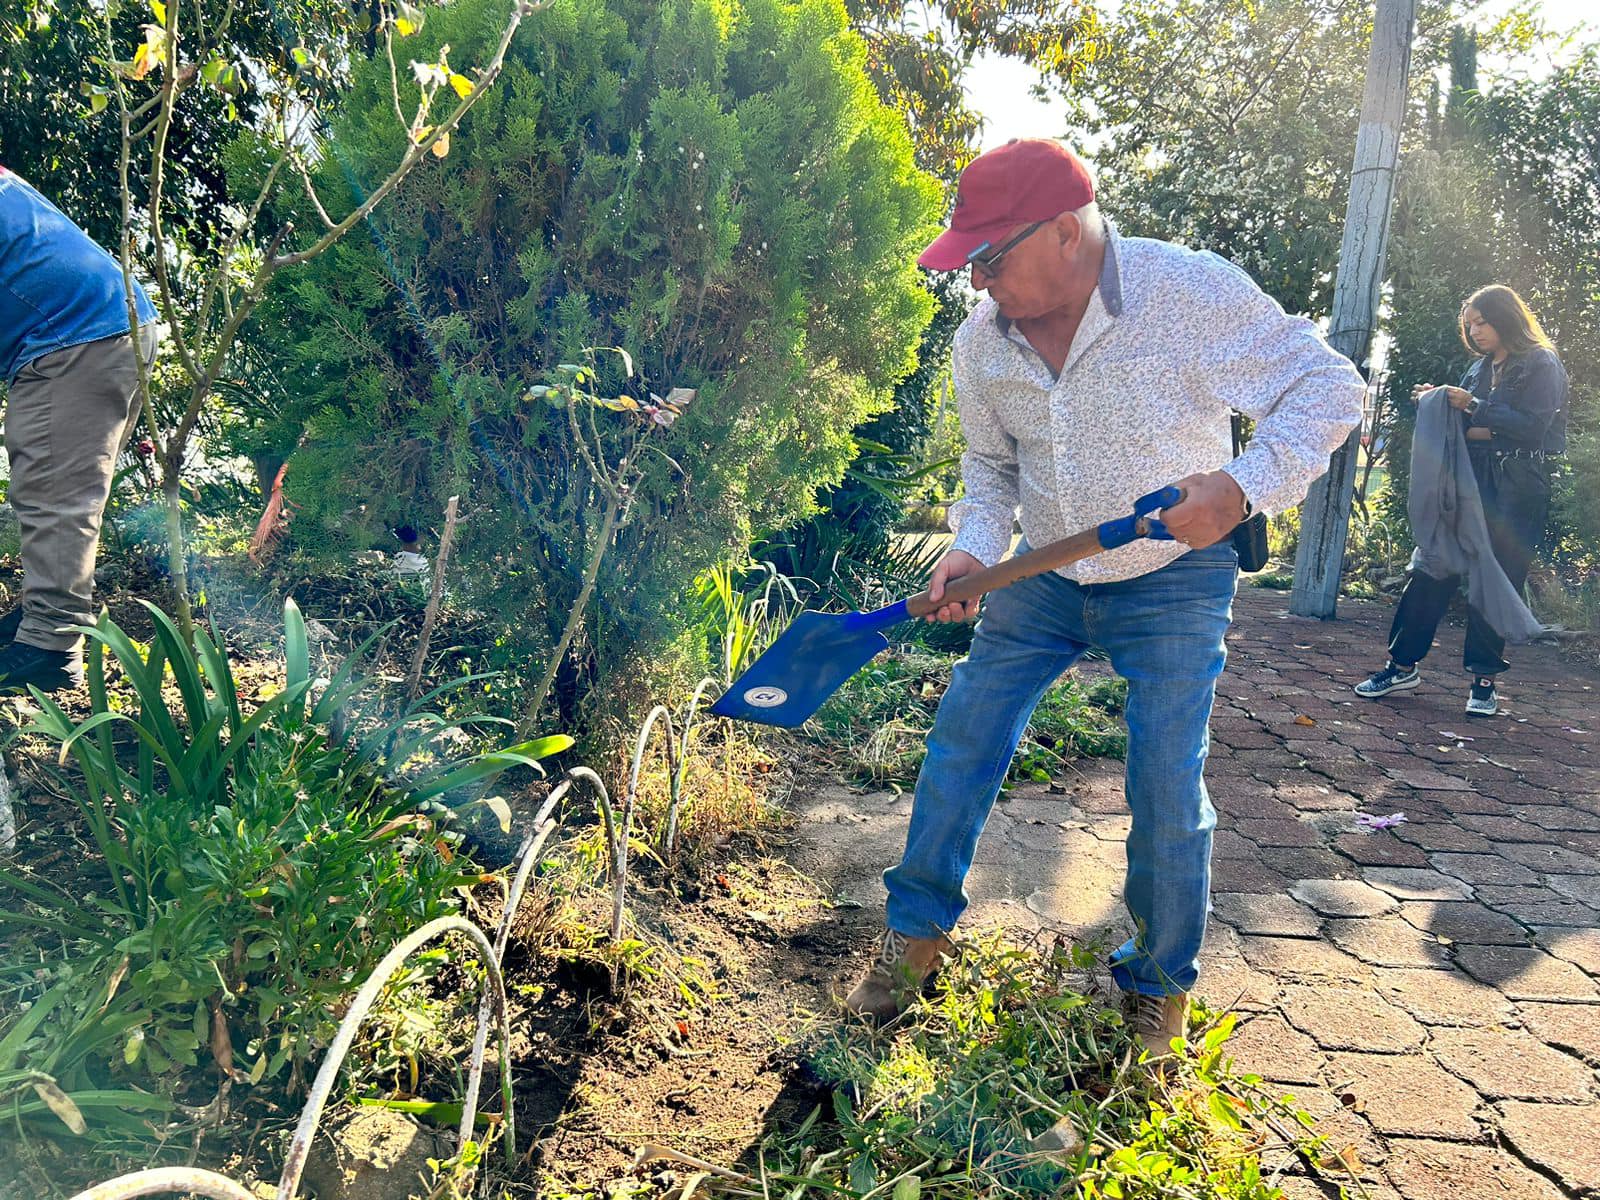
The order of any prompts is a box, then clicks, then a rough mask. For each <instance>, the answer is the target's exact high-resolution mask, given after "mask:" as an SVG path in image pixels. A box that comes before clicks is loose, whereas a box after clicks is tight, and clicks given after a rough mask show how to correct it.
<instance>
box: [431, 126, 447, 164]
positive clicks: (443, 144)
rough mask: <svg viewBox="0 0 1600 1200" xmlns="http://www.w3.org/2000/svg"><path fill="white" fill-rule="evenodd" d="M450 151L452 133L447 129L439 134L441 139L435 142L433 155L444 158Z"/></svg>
mask: <svg viewBox="0 0 1600 1200" xmlns="http://www.w3.org/2000/svg"><path fill="white" fill-rule="evenodd" d="M449 153H450V133H449V131H448V130H446V131H445V132H444V133H441V134H440V135H439V140H438V141H437V142H435V143H434V144H433V156H434V157H435V158H443V157H444V156H445V155H447V154H449Z"/></svg>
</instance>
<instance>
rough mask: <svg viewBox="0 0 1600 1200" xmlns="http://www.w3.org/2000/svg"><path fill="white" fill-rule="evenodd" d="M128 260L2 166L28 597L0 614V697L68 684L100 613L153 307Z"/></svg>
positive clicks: (9, 367) (4, 330) (13, 413)
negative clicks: (135, 322) (131, 276)
mask: <svg viewBox="0 0 1600 1200" xmlns="http://www.w3.org/2000/svg"><path fill="white" fill-rule="evenodd" d="M134 290H135V303H136V311H137V313H138V317H139V328H138V330H137V332H136V333H135V332H134V331H132V330H131V329H130V325H129V321H128V303H127V294H126V291H125V290H124V287H123V278H122V267H121V265H120V264H119V263H118V262H117V261H116V260H115V259H114V258H112V257H111V255H109V254H107V253H106V252H105V250H103V249H101V248H100V247H99V246H98V245H96V244H95V242H94V241H93V239H91V238H90V237H89V235H88V234H86V233H84V231H83V230H81V229H79V228H78V226H76V225H75V224H73V223H72V221H70V220H68V219H67V217H66V216H65V215H63V213H62V212H61V210H60V209H58V208H56V206H55V205H53V204H51V203H50V201H48V200H46V199H45V198H44V197H43V196H42V195H40V193H39V192H38V190H37V189H35V188H34V187H33V186H32V185H31V184H29V183H28V182H27V181H26V180H25V179H23V178H22V177H21V176H19V175H16V174H14V173H12V172H10V171H7V170H6V169H5V168H4V167H0V372H3V378H4V380H5V383H6V385H7V389H8V391H7V396H6V410H5V446H6V453H7V455H8V456H9V458H10V460H11V480H10V486H9V491H8V498H9V499H10V501H11V507H12V508H13V509H14V510H15V511H16V514H17V524H18V526H19V528H20V531H21V534H22V569H23V583H22V605H21V607H20V608H19V609H17V610H16V611H15V612H13V613H11V614H9V615H8V616H6V617H5V618H3V619H0V694H8V693H17V692H22V691H25V690H26V689H27V688H28V687H30V686H32V687H37V688H40V689H41V690H44V691H55V690H56V689H58V688H63V687H74V686H77V685H78V684H79V683H81V682H82V680H83V637H82V635H80V634H78V633H76V632H74V629H73V627H74V626H77V625H88V624H92V623H93V621H94V608H93V591H94V558H95V550H96V548H97V546H98V544H99V540H100V521H101V517H102V516H103V514H104V512H105V507H106V500H107V499H108V498H109V496H110V494H111V481H112V475H113V472H114V470H115V466H116V460H117V456H118V454H120V453H121V452H122V450H123V448H124V447H125V446H126V445H127V441H128V437H129V435H130V434H131V433H132V432H133V423H134V420H135V419H136V418H137V416H138V411H139V375H138V370H139V368H138V363H137V361H136V360H135V358H134V355H135V354H136V353H137V354H139V355H142V356H143V358H144V361H145V362H146V363H150V362H152V361H153V360H154V356H155V345H156V328H155V319H156V314H155V309H154V307H153V306H152V305H151V303H150V298H149V297H148V296H147V295H146V294H145V292H144V289H143V288H141V287H139V286H138V284H137V283H135V285H134Z"/></svg>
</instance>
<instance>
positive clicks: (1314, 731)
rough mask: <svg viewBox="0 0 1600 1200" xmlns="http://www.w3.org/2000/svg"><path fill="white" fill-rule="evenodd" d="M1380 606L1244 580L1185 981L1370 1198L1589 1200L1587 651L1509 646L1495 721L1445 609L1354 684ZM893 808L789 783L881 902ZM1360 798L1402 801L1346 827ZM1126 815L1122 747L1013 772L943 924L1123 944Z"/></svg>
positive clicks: (850, 882)
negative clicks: (1468, 692)
mask: <svg viewBox="0 0 1600 1200" xmlns="http://www.w3.org/2000/svg"><path fill="white" fill-rule="evenodd" d="M1390 612H1391V610H1390V609H1389V608H1388V607H1387V606H1386V605H1381V604H1363V603H1353V602H1349V601H1346V602H1344V603H1342V604H1341V606H1340V619H1339V620H1338V621H1337V622H1334V623H1322V622H1318V621H1311V620H1304V619H1300V618H1296V617H1292V616H1290V615H1289V614H1288V598H1287V596H1286V595H1285V594H1283V593H1277V592H1270V591H1264V590H1261V589H1257V588H1251V587H1245V588H1242V589H1241V591H1240V596H1239V603H1238V606H1237V613H1236V615H1237V620H1236V622H1235V626H1234V631H1233V633H1232V635H1231V636H1230V639H1229V644H1230V653H1231V658H1230V662H1229V668H1228V672H1227V674H1226V675H1225V676H1224V679H1223V682H1222V685H1221V688H1220V692H1219V699H1218V704H1217V709H1216V715H1215V717H1214V719H1213V721H1212V737H1213V750H1212V758H1211V767H1210V770H1209V773H1208V779H1209V781H1210V787H1211V792H1212V798H1213V802H1214V803H1215V805H1216V807H1217V810H1218V814H1219V817H1218V831H1217V835H1216V846H1215V863H1214V868H1215V869H1214V881H1213V906H1214V909H1215V912H1214V918H1213V921H1212V924H1211V930H1210V933H1209V935H1208V939H1207V946H1206V950H1205V954H1204V964H1205V971H1204V974H1203V975H1202V979H1201V984H1200V987H1199V989H1198V991H1199V992H1200V993H1201V994H1202V995H1204V996H1205V997H1207V998H1208V999H1209V1000H1210V1001H1211V1002H1213V1003H1214V1004H1217V1005H1221V1006H1232V1007H1233V1008H1235V1009H1237V1010H1238V1011H1239V1012H1240V1014H1241V1021H1240V1027H1239V1031H1238V1033H1237V1034H1236V1035H1235V1038H1234V1040H1233V1043H1232V1045H1233V1048H1234V1052H1235V1055H1236V1058H1237V1059H1238V1061H1239V1063H1240V1064H1241V1066H1243V1067H1244V1068H1246V1069H1249V1070H1252V1071H1255V1072H1256V1073H1258V1074H1260V1075H1261V1076H1263V1077H1264V1078H1265V1079H1267V1080H1271V1081H1273V1082H1274V1083H1277V1084H1281V1085H1282V1089H1283V1090H1284V1091H1285V1092H1288V1093H1292V1094H1294V1095H1295V1096H1296V1097H1297V1098H1298V1100H1299V1101H1300V1103H1301V1104H1302V1105H1303V1106H1304V1107H1305V1108H1306V1109H1308V1110H1309V1111H1310V1112H1311V1113H1312V1114H1313V1115H1314V1116H1316V1117H1318V1118H1319V1119H1320V1122H1321V1124H1320V1126H1319V1128H1320V1129H1321V1131H1322V1132H1323V1133H1325V1134H1327V1135H1328V1137H1329V1143H1330V1145H1329V1148H1330V1150H1332V1151H1339V1150H1343V1149H1344V1148H1346V1147H1354V1148H1355V1152H1356V1154H1357V1155H1358V1156H1359V1161H1360V1163H1361V1164H1362V1169H1361V1172H1360V1173H1361V1176H1362V1178H1363V1181H1364V1183H1365V1185H1366V1188H1367V1194H1369V1195H1371V1196H1373V1197H1375V1198H1378V1200H1384V1198H1394V1197H1399V1198H1402V1200H1445V1198H1448V1200H1490V1198H1495V1200H1554V1198H1557V1197H1561V1196H1590V1197H1600V1077H1597V1072H1596V1066H1597V1065H1600V986H1597V984H1596V979H1597V978H1600V673H1597V672H1594V671H1590V670H1584V669H1580V668H1577V667H1575V666H1573V665H1572V664H1570V663H1568V662H1565V661H1564V660H1563V659H1562V658H1561V656H1560V653H1559V651H1558V650H1557V649H1556V648H1554V647H1547V646H1538V647H1525V648H1521V649H1518V650H1517V651H1515V657H1516V659H1517V666H1516V669H1515V670H1514V672H1513V673H1511V674H1509V675H1507V677H1506V686H1505V688H1504V689H1503V695H1502V714H1501V716H1500V717H1498V718H1496V719H1494V720H1490V721H1482V720H1472V719H1469V718H1467V717H1466V716H1465V715H1464V714H1463V712H1462V705H1463V703H1464V701H1465V680H1464V677H1463V676H1462V674H1461V673H1460V669H1459V661H1460V646H1461V632H1460V630H1459V629H1454V630H1452V629H1448V628H1447V629H1445V630H1443V631H1442V635H1441V638H1440V645H1439V647H1438V648H1437V649H1436V650H1435V652H1434V656H1433V658H1432V659H1431V660H1430V662H1429V663H1427V664H1424V668H1423V671H1424V683H1423V686H1422V688H1421V689H1419V690H1418V691H1415V692H1410V693H1405V694H1402V695H1399V696H1396V697H1391V698H1390V699H1389V700H1386V701H1378V702H1370V701H1362V700H1358V699H1357V698H1356V697H1355V696H1354V695H1352V694H1351V692H1350V685H1351V684H1353V683H1355V682H1356V681H1357V680H1358V679H1360V678H1361V677H1362V676H1363V675H1364V674H1365V672H1366V671H1367V670H1368V669H1370V668H1371V667H1372V666H1373V665H1375V664H1377V663H1378V662H1380V661H1381V655H1382V648H1383V645H1384V642H1385V637H1386V634H1387V629H1388V622H1389V617H1390ZM1089 669H1090V670H1094V669H1097V668H1094V667H1092V666H1091V667H1090V668H1089ZM909 811H910V797H909V796H908V795H907V796H899V797H896V796H889V795H871V796H860V795H855V794H853V793H850V792H848V791H846V790H844V789H839V790H836V791H832V792H827V793H822V794H818V795H815V796H813V797H811V798H810V799H809V801H808V802H807V803H806V804H804V805H802V815H803V817H805V818H806V821H805V829H806V832H807V836H808V838H809V840H810V842H811V846H812V849H813V851H814V853H815V855H816V860H817V863H818V866H819V869H820V871H821V873H822V874H823V875H824V877H826V878H829V879H831V881H832V883H833V886H834V887H835V889H836V890H837V891H838V893H839V894H840V895H841V896H843V897H846V898H848V899H852V900H855V901H857V902H859V903H861V904H863V905H866V906H869V907H872V908H877V907H880V906H881V904H882V899H883V889H882V885H881V883H880V882H879V881H878V878H877V876H878V873H879V872H880V871H881V870H882V868H883V867H884V866H885V865H886V864H888V863H890V862H892V861H894V860H895V859H896V858H897V857H898V854H899V851H900V848H901V846H902V844H903V839H904V833H905V820H906V817H907V815H908V813H909ZM1358 812H1365V813H1370V814H1373V815H1379V816H1386V815H1389V814H1391V813H1404V814H1405V817H1406V820H1405V822H1404V823H1403V824H1400V825H1398V826H1396V827H1395V828H1393V829H1392V830H1382V831H1378V832H1373V833H1365V832H1360V831H1358V830H1357V828H1356V822H1355V814H1356V813H1358ZM1127 825H1128V818H1127V815H1126V811H1125V808H1124V802H1123V797H1122V765H1121V764H1120V763H1116V762H1104V761H1089V762H1080V763H1077V764H1075V769H1074V771H1073V773H1072V774H1070V775H1068V776H1064V777H1063V778H1061V779H1060V780H1058V781H1057V783H1056V784H1054V785H1052V786H1051V787H1050V788H1045V787H1043V786H1038V785H1030V786H1026V787H1021V788H1018V789H1016V790H1015V791H1013V792H1011V793H1010V794H1008V796H1007V797H1006V798H1005V799H1003V800H1002V801H1001V802H1000V804H998V805H997V806H996V809H995V815H994V817H993V819H992V820H991V823H990V825H989V827H988V829H987V830H986V831H985V834H984V839H983V842H982V844H981V845H980V847H979V852H978V860H977V864H976V865H975V867H974V870H973V874H972V877H971V880H970V886H969V890H970V892H971V893H972V895H973V897H974V904H973V907H972V909H971V911H970V912H969V915H968V918H967V920H966V921H965V922H964V923H963V924H964V927H965V928H969V929H971V928H977V927H981V926H984V925H992V924H994V923H1002V924H1005V925H1007V926H1009V927H1011V928H1013V929H1019V930H1024V931H1027V930H1037V929H1041V928H1043V929H1063V930H1067V931H1070V932H1071V933H1072V934H1073V935H1074V936H1077V937H1080V938H1083V937H1087V936H1091V935H1094V934H1097V933H1103V934H1104V935H1105V936H1106V938H1107V940H1112V939H1115V940H1120V938H1121V937H1122V936H1124V934H1123V930H1124V929H1125V917H1124V915H1123V912H1122V908H1121V900H1120V895H1119V893H1120V887H1121V878H1122V868H1123V864H1124V858H1123V850H1122V839H1123V837H1124V836H1125V835H1126V832H1127ZM1290 1170H1291V1171H1297V1170H1298V1168H1297V1167H1296V1166H1295V1165H1294V1164H1291V1166H1290ZM1284 1185H1285V1188H1286V1191H1287V1192H1288V1194H1289V1196H1290V1197H1291V1198H1292V1200H1301V1198H1310V1197H1322V1196H1327V1195H1334V1194H1336V1192H1330V1191H1324V1190H1323V1188H1322V1187H1321V1186H1320V1185H1318V1184H1317V1183H1315V1182H1314V1181H1312V1180H1310V1179H1307V1178H1304V1177H1301V1176H1299V1175H1297V1174H1291V1175H1287V1176H1286V1177H1285V1179H1284Z"/></svg>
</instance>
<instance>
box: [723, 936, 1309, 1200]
mask: <svg viewBox="0 0 1600 1200" xmlns="http://www.w3.org/2000/svg"><path fill="white" fill-rule="evenodd" d="M1094 957H1095V956H1094V954H1093V953H1091V952H1090V951H1088V950H1086V949H1083V948H1079V947H1071V946H1064V945H1061V944H1057V945H1055V946H1051V947H1045V948H1042V949H1037V950H1035V949H1025V948H1020V947H1017V946H1013V945H1008V944H1006V943H1004V942H1003V941H1002V940H1000V939H999V938H998V937H994V938H990V939H985V940H980V941H977V942H973V943H969V944H966V945H964V946H963V947H962V951H961V955H960V957H959V959H958V960H957V962H956V963H955V964H954V965H953V966H952V967H951V968H949V969H947V970H946V971H944V972H943V973H942V975H941V977H940V983H939V989H938V992H937V994H936V995H935V996H933V997H932V998H930V999H926V1000H922V1001H919V1003H918V1004H917V1005H915V1006H914V1007H913V1008H912V1009H911V1010H910V1011H909V1012H908V1013H907V1014H906V1015H905V1016H903V1017H902V1018H901V1019H900V1021H898V1022H896V1025H895V1027H894V1031H893V1033H892V1034H891V1035H889V1036H880V1035H875V1034H873V1033H871V1032H869V1031H867V1030H865V1029H863V1028H862V1027H861V1026H858V1025H857V1026H851V1025H844V1026H841V1025H838V1024H832V1025H831V1026H830V1027H829V1028H828V1029H827V1030H826V1031H824V1032H822V1033H820V1034H819V1035H818V1036H817V1038H816V1040H815V1042H814V1043H813V1045H812V1046H811V1048H810V1059H811V1063H812V1065H813V1068H814V1069H815V1071H816V1073H817V1074H818V1075H819V1076H820V1077H821V1078H822V1080H823V1081H824V1082H825V1083H827V1084H828V1085H829V1086H830V1087H831V1088H832V1089H833V1094H832V1109H833V1112H832V1116H833V1120H832V1121H828V1122H824V1121H822V1120H820V1119H819V1118H820V1116H821V1111H820V1110H818V1111H817V1112H815V1113H813V1114H812V1117H811V1118H810V1119H809V1120H807V1121H806V1122H805V1123H804V1124H803V1125H802V1126H801V1127H800V1128H799V1129H798V1130H795V1131H780V1132H777V1133H774V1134H772V1135H771V1136H769V1137H768V1139H767V1140H766V1142H765V1144H764V1145H763V1147H762V1154H761V1156H760V1162H761V1174H762V1177H761V1178H760V1179H759V1180H755V1179H751V1180H749V1181H748V1183H749V1184H752V1185H755V1186H756V1187H757V1188H758V1189H760V1190H768V1189H770V1190H771V1191H772V1192H773V1193H774V1194H776V1193H777V1192H778V1191H779V1190H780V1189H781V1191H782V1193H783V1194H784V1195H786V1196H788V1197H790V1198H791V1200H806V1198H807V1197H818V1198H820V1197H825V1196H830V1195H839V1194H850V1195H857V1196H865V1195H875V1196H884V1197H889V1196H893V1197H895V1198H896V1200H936V1198H946V1197H947V1198H948V1200H969V1198H970V1197H973V1196H984V1195H987V1196H1007V1197H1013V1198H1015V1200H1024V1198H1027V1197H1041V1198H1043V1197H1056V1196H1076V1197H1083V1198H1085V1200H1099V1198H1101V1197H1114V1198H1117V1200H1138V1198H1148V1200H1155V1198H1156V1197H1187V1198H1189V1200H1223V1198H1226V1200H1277V1198H1278V1197H1280V1196H1281V1195H1282V1193H1281V1192H1280V1191H1279V1189H1278V1188H1277V1187H1276V1186H1275V1184H1274V1182H1273V1180H1272V1178H1271V1177H1270V1176H1269V1174H1268V1173H1267V1172H1266V1171H1265V1170H1264V1169H1263V1167H1262V1164H1261V1161H1260V1158H1259V1152H1260V1150H1261V1149H1263V1148H1272V1149H1280V1148H1287V1147H1292V1148H1294V1149H1296V1150H1299V1151H1301V1152H1302V1153H1305V1154H1309V1150H1310V1148H1311V1147H1313V1146H1314V1145H1315V1144H1316V1142H1317V1139H1316V1138H1315V1137H1314V1136H1312V1135H1310V1134H1309V1133H1308V1132H1307V1128H1306V1126H1307V1124H1308V1123H1309V1118H1306V1117H1305V1116H1304V1115H1303V1114H1302V1113H1300V1112H1299V1111H1298V1110H1296V1109H1294V1108H1293V1107H1291V1106H1290V1105H1288V1104H1286V1103H1284V1102H1281V1101H1279V1100H1277V1099H1276V1098H1275V1097H1273V1096H1271V1095H1269V1094H1268V1093H1267V1092H1266V1091H1265V1090H1264V1088H1263V1086H1262V1083H1261V1080H1260V1079H1259V1078H1258V1077H1256V1076H1253V1075H1248V1074H1244V1073H1241V1072H1238V1071H1236V1070H1234V1069H1233V1067H1232V1064H1231V1063H1230V1062H1229V1060H1228V1055H1227V1039H1228V1037H1229V1035H1230V1034H1231V1033H1232V1030H1233V1018H1232V1017H1231V1016H1222V1017H1220V1019H1213V1018H1209V1017H1207V1016H1206V1015H1205V1014H1201V1015H1202V1018H1203V1019H1202V1021H1201V1022H1200V1026H1199V1028H1197V1029H1195V1030H1194V1032H1193V1036H1192V1037H1191V1039H1190V1040H1189V1041H1188V1042H1187V1044H1186V1045H1185V1046H1184V1053H1183V1054H1182V1056H1181V1057H1180V1058H1179V1059H1178V1060H1177V1061H1176V1063H1175V1066H1174V1068H1173V1070H1172V1072H1171V1073H1170V1074H1169V1075H1168V1076H1167V1078H1166V1079H1165V1080H1164V1081H1160V1082H1155V1081H1152V1080H1151V1079H1150V1078H1149V1077H1148V1076H1147V1075H1146V1074H1145V1072H1144V1071H1143V1070H1142V1069H1141V1068H1139V1067H1137V1066H1135V1065H1134V1063H1135V1060H1136V1058H1137V1051H1136V1050H1135V1048H1134V1046H1133V1044H1132V1039H1131V1038H1130V1036H1129V1033H1128V1031H1127V1029H1126V1027H1125V1026H1124V1024H1123V1022H1122V1018H1121V1017H1120V1016H1119V1015H1118V1014H1117V1012H1116V1011H1115V1010H1114V1008H1112V1007H1110V1006H1108V1005H1107V1004H1106V1003H1105V1002H1104V1001H1102V1000H1099V999H1097V998H1096V996H1095V995H1094V994H1093V992H1092V991H1090V990H1089V988H1088V987H1087V986H1086V968H1087V967H1088V966H1089V965H1090V964H1091V963H1092V962H1093V960H1094ZM1047 1130H1056V1131H1059V1136H1058V1137H1057V1138H1056V1139H1055V1141H1054V1145H1055V1147H1056V1148H1055V1149H1041V1148H1040V1144H1039V1143H1038V1142H1036V1139H1038V1138H1039V1137H1040V1135H1041V1134H1043V1133H1045V1131H1047Z"/></svg>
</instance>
